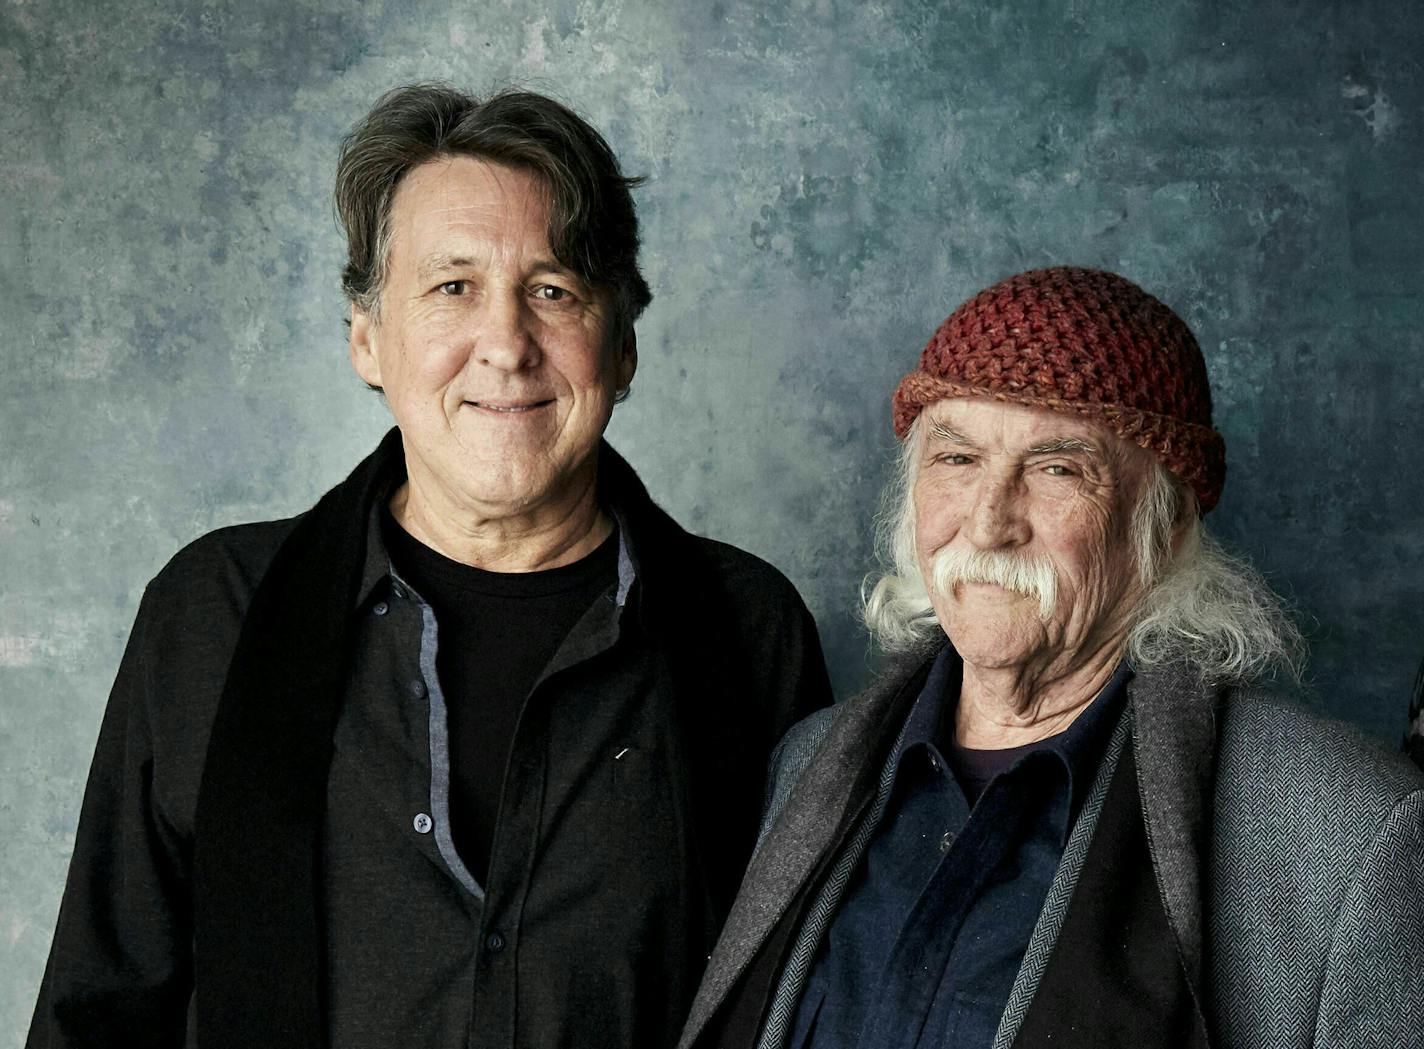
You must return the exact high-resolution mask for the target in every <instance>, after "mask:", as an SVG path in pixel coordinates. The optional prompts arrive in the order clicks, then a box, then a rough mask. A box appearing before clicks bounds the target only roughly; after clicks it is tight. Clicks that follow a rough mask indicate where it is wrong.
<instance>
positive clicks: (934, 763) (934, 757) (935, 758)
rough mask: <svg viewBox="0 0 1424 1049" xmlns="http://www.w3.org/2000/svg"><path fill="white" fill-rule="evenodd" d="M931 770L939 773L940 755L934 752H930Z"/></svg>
mask: <svg viewBox="0 0 1424 1049" xmlns="http://www.w3.org/2000/svg"><path fill="white" fill-rule="evenodd" d="M930 768H932V769H934V770H935V771H936V772H938V771H939V755H938V754H936V753H935V752H934V751H930Z"/></svg>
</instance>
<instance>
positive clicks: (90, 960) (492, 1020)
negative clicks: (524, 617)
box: [27, 452, 829, 1049]
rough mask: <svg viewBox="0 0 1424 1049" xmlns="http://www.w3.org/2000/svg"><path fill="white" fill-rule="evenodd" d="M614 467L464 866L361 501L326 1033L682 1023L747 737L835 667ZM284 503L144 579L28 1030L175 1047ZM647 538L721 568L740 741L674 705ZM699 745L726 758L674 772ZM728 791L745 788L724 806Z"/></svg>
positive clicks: (435, 1034) (413, 611) (339, 772)
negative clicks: (257, 598)
mask: <svg viewBox="0 0 1424 1049" xmlns="http://www.w3.org/2000/svg"><path fill="white" fill-rule="evenodd" d="M607 454H608V455H610V456H611V454H612V453H611V452H607ZM615 465H617V466H618V467H619V468H620V470H621V471H622V472H623V474H624V475H625V478H626V479H625V480H624V481H623V482H622V483H623V484H624V485H625V486H626V487H625V489H624V490H620V491H618V492H613V493H612V494H611V497H610V501H609V505H610V509H611V510H612V512H613V513H614V516H615V517H616V518H617V519H618V523H619V526H620V536H621V537H622V549H621V551H620V557H619V571H618V580H617V583H616V585H614V586H612V587H610V588H609V590H608V591H607V592H606V593H605V594H604V595H603V596H601V597H600V598H599V599H597V600H596V601H595V602H594V603H593V605H592V606H591V607H590V608H589V609H588V611H587V612H586V613H585V614H584V615H583V616H582V617H581V618H580V619H579V621H578V623H577V624H576V625H575V626H574V628H573V629H572V630H571V631H570V632H569V634H568V636H567V637H566V638H565V639H564V641H563V643H562V644H561V645H560V647H559V648H558V650H557V652H556V653H555V655H554V657H553V658H552V660H551V662H550V663H549V665H548V666H547V667H546V668H545V669H544V671H543V673H542V675H541V676H540V678H539V681H538V683H537V684H536V685H535V686H534V688H533V689H532V691H531V693H530V695H529V697H528V699H527V700H526V703H525V705H524V708H523V710H522V711H521V713H520V716H519V719H518V723H517V727H516V729H515V733H514V738H513V740H512V743H511V747H510V752H509V761H508V768H507V771H506V774H505V778H504V783H503V790H502V797H501V803H500V809H499V816H498V819H497V823H496V829H495V834H494V840H493V849H492V853H491V857H490V866H489V872H488V876H487V877H486V878H485V879H484V880H483V883H481V882H477V881H476V880H475V878H474V877H472V876H471V874H470V872H469V871H468V870H467V869H466V868H465V866H464V865H463V864H462V863H461V861H460V859H459V856H458V854H457V853H456V851H455V849H454V847H453V844H452V840H451V837H450V827H449V793H448V791H449V750H448V740H447V738H446V734H445V725H446V722H445V714H444V710H445V707H444V696H443V693H442V691H441V688H440V682H439V679H438V677H437V675H436V673H435V656H436V651H437V647H438V644H439V626H438V624H437V623H436V622H435V617H434V615H433V613H432V612H431V610H430V608H429V607H428V606H427V605H426V604H425V603H424V602H423V601H422V600H421V598H420V596H419V595H418V594H417V593H416V592H415V591H413V590H412V589H411V588H410V587H409V586H407V585H406V584H404V583H403V582H402V581H401V580H400V579H399V578H397V577H396V575H395V574H393V573H392V572H391V568H390V563H389V560H388V557H387V555H386V551H385V547H384V545H383V544H382V542H381V536H380V527H379V511H377V512H373V514H372V515H371V519H370V521H369V522H368V523H367V527H368V531H367V545H366V551H367V555H366V561H365V565H364V569H363V573H362V577H361V582H360V587H359V592H358V594H357V597H356V600H355V603H354V605H353V607H352V608H351V609H350V613H349V614H350V616H351V617H352V618H351V627H352V631H353V633H352V639H351V643H350V645H349V648H348V660H349V663H348V666H347V668H346V679H345V687H344V693H343V696H342V701H341V705H340V713H339V717H338V720H337V723H336V725H335V730H334V734H333V738H332V745H333V756H332V759H331V764H330V770H329V774H328V777H327V791H326V809H325V815H324V822H323V825H322V829H321V836H320V847H319V850H318V865H319V872H318V887H319V888H318V891H319V897H320V898H319V900H318V902H317V912H318V917H319V921H320V925H321V938H322V941H323V943H324V947H325V957H324V965H323V966H322V967H321V968H322V975H323V991H322V1004H323V1012H324V1016H325V1026H326V1028H327V1031H328V1033H329V1041H330V1044H331V1045H332V1046H333V1047H334V1049H388V1047H390V1046H402V1047H433V1049H434V1047H438V1049H483V1047H489V1049H509V1047H512V1046H521V1047H531V1049H532V1047H539V1049H552V1047H559V1046H578V1047H593V1046H598V1047H602V1046H608V1047H615V1046H616V1047H619V1049H628V1047H633V1049H643V1047H646V1049H663V1047H665V1046H667V1045H670V1044H671V1043H672V1042H673V1041H674V1040H675V1038H676V1034H677V1031H678V1030H679V1028H680V1026H681V1023H682V1019H683V1017H684V1015H685V1013H686V1011H687V1008H688V1005H689V1004H690V1002H691V999H692V995H693V992H694V991H695V989H696V984H697V980H698V978H699V976H700V974H701V972H702V969H703V967H704V966H705V964H706V959H707V953H708V952H709V951H710V950H711V947H712V943H713V941H714V940H715V937H716V934H717V931H718V929H719V926H720V923H721V921H722V919H723V918H724V917H725V911H724V910H723V909H722V908H723V906H724V904H722V903H720V902H717V901H716V900H714V898H713V896H712V889H711V887H710V886H711V881H712V875H711V874H709V871H710V870H712V869H713V868H714V867H715V865H717V864H721V865H722V866H726V865H727V864H728V863H729V862H732V863H736V862H744V861H745V851H739V850H742V849H745V850H747V851H749V850H750V848H751V844H752V842H753V841H754V839H755V831H756V802H757V799H758V798H759V793H760V784H761V782H762V781H763V778H764V773H765V759H766V755H767V753H769V751H770V749H771V746H772V745H773V743H774V742H775V740H776V738H778V737H779V735H780V733H781V732H783V731H784V730H785V729H786V728H787V727H788V726H789V725H790V724H791V723H792V722H793V721H794V720H796V719H797V718H799V717H802V716H804V715H805V714H806V713H809V712H810V711H811V710H813V709H815V708H816V707H818V706H820V705H823V704H824V703H825V702H826V701H827V699H828V698H829V697H828V691H829V689H828V685H827V682H826V677H825V670H824V666H823V665H822V663H821V658H820V646H819V643H818V642H817V640H816V635H815V628H814V625H813V624H812V622H811V619H810V616H809V614H808V613H807V612H806V610H805V607H804V605H802V604H801V603H800V601H799V600H798V599H797V597H796V595H795V591H794V590H793V589H792V588H791V586H790V584H789V583H787V582H786V580H785V579H784V578H783V577H782V576H781V575H780V574H779V573H777V572H775V570H773V569H771V568H770V567H769V566H767V565H766V564H765V563H763V562H761V561H759V560H757V559H756V558H754V557H751V556H750V555H747V554H745V553H743V552H741V551H739V550H736V549H734V548H732V547H728V546H725V545H723V544H719V543H715V542H711V541H707V540H701V539H696V538H693V537H690V536H687V535H686V534H685V533H681V532H674V531H673V529H675V526H674V525H672V524H671V522H669V521H667V520H666V518H661V517H659V516H658V515H659V514H660V512H659V511H657V509H656V508H655V507H653V506H652V505H651V503H650V502H649V501H648V498H647V495H646V493H645V492H643V491H642V489H641V486H638V485H637V482H636V479H635V478H632V477H631V471H629V470H628V468H627V466H626V464H622V463H621V461H618V462H617V463H615ZM600 480H601V481H602V480H603V478H602V475H601V477H600ZM292 525H293V523H292V522H291V521H285V522H270V523H264V524H259V525H249V526H241V527H237V528H229V529H223V530H221V531H219V532H216V533H213V534H211V535H208V536H205V537H204V538H203V539H200V540H199V541H198V542H196V543H194V544H192V545H191V546H189V547H188V548H187V549H185V550H184V551H183V552H181V553H180V554H179V555H178V556H177V557H175V558H174V560H173V561H172V562H171V563H170V564H169V565H168V566H167V567H166V568H165V569H164V570H163V572H162V573H160V575H159V576H158V577H157V578H156V579H155V580H154V582H153V583H152V584H150V586H149V588H148V590H147V592H146V593H145V596H144V600H143V603H142V605H141V607H140V610H139V615H138V618H137V620H136V622H135V626H134V630H133V635H132V637H131V639H130V642H129V646H128V650H127V651H126V653H125V657H124V662H123V665H122V667H121V668H120V671H119V675H118V679H117V680H116V682H115V685H114V690H113V692H112V694H111V696H110V701H109V706H108V709H107V711H106V714H105V720H104V726H103V729H102V730H101V733H100V738H99V742H98V745H97V747H96V750H95V757H94V765H93V768H92V770H91V773H90V780H89V787H88V789H87V791H86V794H85V803H84V809H83V812H82V813H81V816H80V825H79V830H78V834H77V839H76V844H75V851H74V858H73V860H72V863H71V868H70V876H69V881H68V884H67V886H66V890H65V897H64V902H63V905H62V907H61V913H60V918H59V922H58V924H57V926H56V930H55V938H54V946H53V949H52V951H51V955H50V962H49V966H48V968H47V970H46V974H45V980H44V983H43V986H42V987H41V991H40V996H39V1001H38V1003H37V1006H36V1010H35V1020H34V1023H33V1025H32V1027H31V1031H30V1040H29V1042H28V1043H27V1044H29V1045H32V1046H40V1045H44V1046H51V1047H55V1046H67V1047H77V1046H81V1045H82V1046H86V1047H91V1049H92V1047H96V1046H113V1047H119V1046H123V1047H126V1049H127V1047H131V1046H136V1045H165V1046H168V1045H171V1046H178V1045H184V1044H186V1045H189V1046H190V1047H191V1045H192V1044H193V1042H192V1039H193V1030H194V1020H193V1017H194V1013H193V1007H192V1003H193V998H192V981H193V964H194V962H193V953H192V887H191V885H192V865H193V825H194V812H195V809H196V806H197V798H198V793H199V785H200V783H201V782H202V778H203V766H204V755H205V752H206V747H207V743H208V739H209V736H210V733H211V729H212V722H213V716H214V711H215V709H216V708H217V705H218V699H219V697H220V696H221V695H222V692H223V686H224V681H225V679H226V677H227V671H228V665H229V662H230V660H231V658H232V652H233V648H234V645H235V642H236V639H237V636H238V634H239V631H240V629H241V626H242V622H243V615H244V612H245V610H246V608H247V607H248V604H249V602H250V600H251V597H252V594H253V592H254V591H255V589H256V588H257V585H258V583H259V582H260V581H261V579H262V577H263V574H264V573H265V572H266V570H267V566H268V565H269V564H270V563H271V560H272V557H273V555H274V554H275V552H276V551H277V549H278V548H279V547H280V545H281V543H282V542H283V541H284V539H285V538H286V536H287V535H288V534H290V531H291V528H292ZM357 527H359V525H357ZM653 536H656V538H655V539H654V538H650V537H653ZM640 542H641V543H642V544H644V545H643V546H641V547H640ZM674 542H675V543H676V544H678V545H677V546H676V547H675V548H674V546H673V545H672V544H673V543H674ZM664 547H666V549H667V550H674V549H675V550H676V552H677V553H678V554H680V555H681V554H683V552H684V551H686V553H687V554H695V556H696V557H697V558H698V572H699V573H700V574H699V575H698V576H697V586H699V587H703V586H706V585H708V584H707V583H706V580H707V579H709V578H710V579H712V580H714V581H716V582H715V585H716V586H717V587H719V588H720V589H718V590H717V591H716V592H715V593H712V592H709V593H708V594H706V595H704V596H706V597H707V598H708V599H709V600H710V599H712V598H713V597H714V596H715V597H716V599H717V600H718V601H723V602H726V603H728V605H729V606H730V608H731V609H732V610H734V611H735V613H736V614H735V615H730V616H726V617H723V618H722V619H721V620H719V625H722V626H725V627H726V629H725V631H721V632H719V633H718V634H717V635H716V636H717V637H718V639H719V640H720V641H721V642H722V643H723V646H724V647H723V648H719V649H718V650H717V652H716V656H717V657H718V658H720V657H723V656H725V657H726V665H727V666H731V667H734V668H735V669H734V671H733V672H731V673H724V668H723V667H718V668H712V669H711V670H709V672H708V673H707V674H705V675H703V678H704V680H714V681H718V682H735V683H736V687H737V689H738V690H739V691H738V693H737V694H735V695H722V696H720V697H718V704H719V705H718V708H717V710H716V711H711V712H707V714H706V715H705V718H706V719H707V720H711V721H713V722H714V723H715V720H716V719H717V718H718V717H721V718H722V720H723V721H725V720H727V718H728V716H729V715H728V713H727V712H731V711H735V712H737V716H736V717H735V718H733V720H735V722H736V724H735V726H734V731H735V733H736V735H735V736H734V737H732V739H733V741H734V742H741V741H746V742H747V748H746V750H745V751H744V752H738V753H737V754H736V755H734V756H733V757H727V756H726V754H727V752H726V751H725V750H724V749H721V748H720V746H719V750H718V751H717V753H716V754H715V755H714V756H715V757H717V758H718V759H719V763H718V764H716V765H712V764H710V763H709V762H706V761H704V757H705V756H704V755H703V754H702V752H701V751H699V750H698V749H697V748H698V746H699V744H700V743H701V742H702V740H701V738H700V737H694V736H690V735H689V733H688V731H687V728H686V725H685V724H684V722H683V721H682V720H681V719H680V717H679V715H680V714H681V715H682V716H683V717H686V716H687V715H688V709H689V708H688V704H689V703H690V702H692V700H690V699H689V698H688V694H687V691H686V689H681V688H680V687H679V685H678V682H682V681H684V679H683V678H678V679H677V682H675V681H674V676H673V673H672V670H671V668H672V667H673V666H674V665H676V664H675V661H674V659H673V657H672V656H671V655H670V653H669V650H668V647H667V646H668V644H669V642H667V641H658V640H657V639H655V637H654V635H653V632H652V630H651V629H650V627H649V623H648V619H647V617H646V616H645V614H644V613H645V611H646V610H647V608H648V607H649V606H650V605H652V604H653V600H652V596H651V595H652V594H653V593H654V588H656V593H657V595H658V597H657V600H658V601H659V602H661V604H660V605H659V607H675V606H674V605H673V598H675V597H680V596H684V595H685V594H686V590H685V589H684V588H685V586H691V585H692V581H691V576H690V575H689V577H688V579H687V580H683V579H680V578H678V576H677V574H676V572H677V570H678V569H677V567H676V566H677V565H678V564H683V565H685V564H686V561H679V560H678V559H677V558H674V557H671V556H670V555H668V554H667V553H665V552H664ZM640 549H642V550H644V556H645V557H646V558H647V562H643V561H640V555H639V551H640ZM649 550H652V551H654V552H655V553H656V557H655V556H654V554H653V553H648V552H647V551H649ZM653 561H655V562H656V564H657V565H659V566H660V567H659V568H658V570H657V571H656V572H654V573H651V576H655V578H645V575H644V572H643V569H642V568H641V567H640V565H642V564H645V563H651V562H653ZM699 593H700V591H699ZM692 621H693V622H697V621H698V620H696V618H695V617H694V618H693V620H692ZM667 625H668V626H673V625H674V624H667ZM664 636H665V635H664ZM708 654H709V656H711V655H712V653H711V652H710V651H709V653H708ZM696 702H697V703H698V704H701V703H703V700H702V698H701V696H700V695H699V696H698V697H697V699H696ZM697 709H698V710H701V707H700V706H699V707H698V708H697ZM701 716H702V715H699V717H701ZM704 735H705V733H704ZM699 762H703V763H702V764H698V763H699ZM692 766H697V767H699V768H710V769H711V770H712V771H713V772H714V773H715V774H716V775H717V777H719V778H717V779H713V780H710V781H709V780H708V779H706V778H704V779H702V780H697V781H694V782H689V768H690V767H692ZM253 772H254V774H255V775H260V774H261V768H260V766H257V767H254V770H253ZM723 783H725V787H724V786H723V785H722V784H723ZM699 790H700V791H702V792H704V794H705V793H706V792H709V791H712V792H719V793H720V794H721V796H722V797H723V798H724V799H726V800H727V801H728V804H726V805H723V806H722V807H721V809H720V811H721V812H725V813H728V814H735V816H736V818H735V819H733V818H732V816H731V815H729V816H728V818H727V820H726V826H725V828H723V827H722V826H721V825H715V826H711V827H710V828H709V825H708V824H705V823H699V822H697V818H696V816H695V813H697V812H701V811H703V810H702V809H701V808H700V807H699V805H698V804H694V803H695V802H697V801H698V799H699V798H701V797H703V794H699V793H698V791H699ZM743 795H745V796H746V800H747V801H748V802H749V803H746V804H744V803H743V801H742V800H737V801H736V804H735V805H733V804H731V801H732V800H733V799H742V796H743ZM711 796H712V798H713V800H714V801H715V799H716V797H717V796H718V795H717V793H713V794H712V795H711ZM742 843H744V844H742ZM729 857H730V860H729ZM720 876H721V871H720V869H718V877H720ZM726 880H727V879H726V878H721V881H726ZM717 884H719V885H720V884H721V882H720V881H719V882H718V883H717ZM720 891H721V893H722V894H724V895H727V894H729V891H730V890H729V889H728V888H727V887H725V886H724V887H722V889H721V890H720ZM199 960H200V961H201V958H200V959H199ZM283 961H284V960H282V959H274V964H282V963H283ZM185 1031H186V1034H185Z"/></svg>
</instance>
